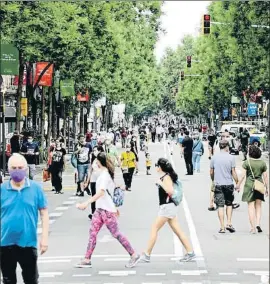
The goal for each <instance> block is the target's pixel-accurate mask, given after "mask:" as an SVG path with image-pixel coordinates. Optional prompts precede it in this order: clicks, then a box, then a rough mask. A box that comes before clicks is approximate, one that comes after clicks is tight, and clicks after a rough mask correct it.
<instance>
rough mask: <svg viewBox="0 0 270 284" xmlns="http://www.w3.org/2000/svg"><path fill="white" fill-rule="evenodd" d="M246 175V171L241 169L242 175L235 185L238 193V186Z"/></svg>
mask: <svg viewBox="0 0 270 284" xmlns="http://www.w3.org/2000/svg"><path fill="white" fill-rule="evenodd" d="M246 174H247V171H246V169H244V168H243V174H242V176H241V177H240V179H239V180H238V183H237V185H236V188H237V189H238V190H239V191H240V186H241V184H242V182H243V180H244V179H245V178H246Z"/></svg>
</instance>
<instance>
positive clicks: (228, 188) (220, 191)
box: [214, 184, 234, 207]
mask: <svg viewBox="0 0 270 284" xmlns="http://www.w3.org/2000/svg"><path fill="white" fill-rule="evenodd" d="M214 198H215V203H216V205H217V206H218V207H224V205H226V206H232V204H233V201H234V185H233V184H231V185H216V186H215V195H214Z"/></svg>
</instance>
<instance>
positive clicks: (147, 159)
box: [145, 153, 152, 176]
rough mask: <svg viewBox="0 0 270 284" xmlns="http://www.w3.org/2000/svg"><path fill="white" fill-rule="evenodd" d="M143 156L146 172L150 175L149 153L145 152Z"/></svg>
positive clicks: (150, 162)
mask: <svg viewBox="0 0 270 284" xmlns="http://www.w3.org/2000/svg"><path fill="white" fill-rule="evenodd" d="M145 158H146V174H147V175H148V176H149V175H151V173H150V169H151V164H152V161H151V158H150V154H149V153H146V154H145Z"/></svg>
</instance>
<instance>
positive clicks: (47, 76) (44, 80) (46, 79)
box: [34, 62, 53, 87]
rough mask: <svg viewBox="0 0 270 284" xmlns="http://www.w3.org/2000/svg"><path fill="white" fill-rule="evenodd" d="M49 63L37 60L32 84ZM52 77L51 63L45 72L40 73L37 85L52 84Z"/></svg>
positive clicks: (49, 85) (47, 85)
mask: <svg viewBox="0 0 270 284" xmlns="http://www.w3.org/2000/svg"><path fill="white" fill-rule="evenodd" d="M48 64H50V63H49V62H37V63H36V70H35V80H34V85H36V83H37V80H38V78H39V76H40V74H41V72H42V71H43V70H44V69H45V68H46V67H47V66H48ZM52 77H53V64H52V65H51V66H50V67H49V68H48V69H47V70H46V72H45V73H44V74H43V75H42V77H41V79H40V81H39V83H38V85H39V86H46V87H51V86H52Z"/></svg>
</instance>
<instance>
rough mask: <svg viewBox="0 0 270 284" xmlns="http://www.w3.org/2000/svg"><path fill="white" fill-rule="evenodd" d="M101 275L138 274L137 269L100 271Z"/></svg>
mask: <svg viewBox="0 0 270 284" xmlns="http://www.w3.org/2000/svg"><path fill="white" fill-rule="evenodd" d="M98 274H99V275H110V276H128V275H136V271H134V270H133V271H125V270H121V271H99V272H98Z"/></svg>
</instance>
